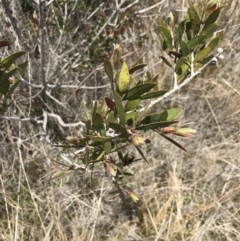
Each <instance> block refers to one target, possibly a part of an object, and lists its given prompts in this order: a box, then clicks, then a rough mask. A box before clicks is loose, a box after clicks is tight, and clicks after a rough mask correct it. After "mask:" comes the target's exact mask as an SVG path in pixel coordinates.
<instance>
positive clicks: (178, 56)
mask: <svg viewBox="0 0 240 241" xmlns="http://www.w3.org/2000/svg"><path fill="white" fill-rule="evenodd" d="M168 53H169V55H171V56H174V57H176V58H181V57H183V55H182V54H181V53H179V52H176V51H169V52H168Z"/></svg>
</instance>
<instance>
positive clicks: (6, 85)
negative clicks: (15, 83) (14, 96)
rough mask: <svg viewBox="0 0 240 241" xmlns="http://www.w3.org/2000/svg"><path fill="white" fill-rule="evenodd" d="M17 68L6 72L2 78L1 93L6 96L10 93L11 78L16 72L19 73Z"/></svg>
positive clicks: (0, 81) (0, 80)
mask: <svg viewBox="0 0 240 241" xmlns="http://www.w3.org/2000/svg"><path fill="white" fill-rule="evenodd" d="M17 70H18V69H17V68H15V69H12V70H11V71H9V72H5V73H4V74H2V76H1V78H0V93H2V94H4V95H6V94H7V92H8V91H9V88H10V85H11V82H10V80H9V78H10V77H12V76H13V75H14V74H15V73H16V72H17Z"/></svg>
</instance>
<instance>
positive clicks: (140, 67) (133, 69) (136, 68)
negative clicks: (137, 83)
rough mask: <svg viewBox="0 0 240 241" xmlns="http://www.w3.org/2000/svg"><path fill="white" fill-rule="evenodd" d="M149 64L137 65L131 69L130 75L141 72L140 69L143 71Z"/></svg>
mask: <svg viewBox="0 0 240 241" xmlns="http://www.w3.org/2000/svg"><path fill="white" fill-rule="evenodd" d="M146 66H147V64H145V63H143V64H137V65H134V66H132V67H131V68H130V69H129V73H130V74H133V73H134V72H135V71H137V70H139V69H142V68H144V67H146Z"/></svg>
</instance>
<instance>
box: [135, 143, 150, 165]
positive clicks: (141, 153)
mask: <svg viewBox="0 0 240 241" xmlns="http://www.w3.org/2000/svg"><path fill="white" fill-rule="evenodd" d="M135 147H136V149H137V150H138V152H139V154H140V155H141V156H142V158H143V159H144V160H145V162H146V163H147V164H149V162H148V160H147V158H146V157H145V155H144V154H143V152H142V150H141V149H140V148H139V147H138V146H135Z"/></svg>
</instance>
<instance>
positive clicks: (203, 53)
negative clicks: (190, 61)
mask: <svg viewBox="0 0 240 241" xmlns="http://www.w3.org/2000/svg"><path fill="white" fill-rule="evenodd" d="M211 51H212V50H211V48H209V47H207V48H205V49H203V50H201V51H200V52H198V53H197V54H196V55H195V58H194V61H195V62H199V61H200V60H202V59H204V58H205V57H207V56H208V54H209V53H210V52H211Z"/></svg>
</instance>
